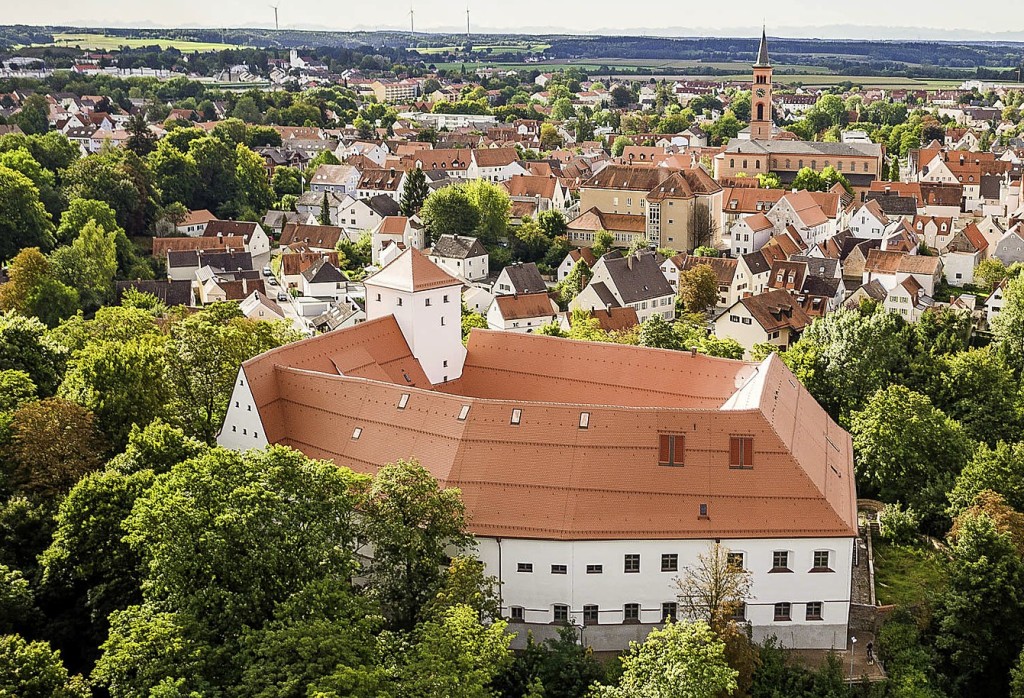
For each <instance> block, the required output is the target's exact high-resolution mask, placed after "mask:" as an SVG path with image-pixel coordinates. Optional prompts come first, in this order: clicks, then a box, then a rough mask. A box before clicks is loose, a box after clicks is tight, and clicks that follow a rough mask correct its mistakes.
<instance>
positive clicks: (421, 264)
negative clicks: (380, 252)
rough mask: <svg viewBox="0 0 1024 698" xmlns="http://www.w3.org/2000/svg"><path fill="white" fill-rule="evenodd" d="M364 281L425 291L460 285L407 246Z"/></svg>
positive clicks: (403, 289)
mask: <svg viewBox="0 0 1024 698" xmlns="http://www.w3.org/2000/svg"><path fill="white" fill-rule="evenodd" d="M364 283H365V285H366V286H367V287H370V286H383V287H385V288H391V289H395V290H398V291H426V290H429V289H434V288H445V287H448V286H461V285H462V282H461V281H459V280H458V279H456V278H455V277H454V276H452V275H451V274H449V273H448V272H446V271H445V270H444V269H442V268H441V267H439V266H437V265H436V264H434V263H433V262H431V261H430V260H429V259H427V258H426V257H425V256H424V255H423V253H422V252H420V251H419V250H417V249H416V248H415V247H409V248H407V249H406V250H405V251H404V252H402V253H401V254H400V255H398V256H397V257H395V258H394V259H393V260H391V261H390V262H388V263H387V265H385V266H384V268H383V269H381V270H380V271H378V272H377V273H376V274H374V275H373V276H370V277H368V278H367V279H366V281H365V282H364Z"/></svg>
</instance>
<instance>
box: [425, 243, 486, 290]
mask: <svg viewBox="0 0 1024 698" xmlns="http://www.w3.org/2000/svg"><path fill="white" fill-rule="evenodd" d="M427 257H429V258H430V261H431V262H433V263H434V264H436V265H437V266H439V267H441V268H442V269H444V270H445V271H447V272H448V273H450V274H454V275H455V276H457V277H459V278H460V279H466V280H467V281H480V280H482V279H486V278H487V277H488V276H489V275H490V273H491V272H490V269H489V268H488V263H487V262H488V259H489V258H490V257H489V255H488V254H487V248H486V247H484V246H483V243H481V242H480V241H479V240H477V239H476V238H473V237H466V236H464V235H442V236H440V237H439V238H438V239H437V241H436V242H435V243H434V245H433V246H432V247H431V248H430V251H429V252H427Z"/></svg>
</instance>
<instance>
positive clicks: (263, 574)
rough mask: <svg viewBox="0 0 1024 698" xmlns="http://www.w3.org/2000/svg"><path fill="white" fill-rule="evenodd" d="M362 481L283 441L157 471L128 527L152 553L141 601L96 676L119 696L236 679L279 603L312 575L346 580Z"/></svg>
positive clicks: (127, 614)
mask: <svg viewBox="0 0 1024 698" xmlns="http://www.w3.org/2000/svg"><path fill="white" fill-rule="evenodd" d="M364 487H365V478H364V477H362V476H358V475H355V474H353V473H352V472H351V471H349V470H347V469H343V468H338V467H337V466H335V465H334V464H333V463H329V462H325V461H312V460H309V459H307V458H305V457H304V456H302V455H301V454H299V453H298V452H295V451H291V450H289V449H287V448H282V447H271V448H269V449H267V450H266V451H262V452H257V451H250V452H248V453H246V454H240V453H236V452H232V451H225V450H222V449H214V450H211V451H210V452H208V453H206V454H204V455H201V456H199V457H197V458H193V459H191V460H189V461H185V462H184V463H180V464H178V465H175V466H173V467H172V468H171V469H170V471H169V472H168V473H166V474H165V475H162V476H159V477H157V479H156V481H155V482H154V484H153V486H152V487H150V488H149V490H148V491H147V492H146V494H144V495H143V496H142V497H141V498H139V499H138V500H137V501H136V503H135V506H134V508H133V510H132V513H131V514H130V515H129V517H128V518H127V519H126V521H125V524H124V525H125V527H126V529H127V531H128V535H127V537H126V540H127V542H128V543H129V545H131V546H132V548H133V549H134V550H135V551H137V552H138V553H139V554H140V555H141V556H142V559H143V561H144V569H145V575H146V576H145V579H144V581H143V586H142V589H143V599H144V600H143V603H142V604H141V605H139V606H132V607H129V608H128V609H127V610H125V611H121V612H116V613H114V614H113V615H112V616H111V630H110V637H109V639H108V640H107V642H106V643H105V644H104V647H103V650H104V655H103V657H102V658H101V659H100V661H99V662H98V664H97V667H96V671H95V672H94V677H95V678H96V679H97V680H98V681H99V682H100V683H101V684H102V685H104V686H106V687H107V688H108V689H109V690H110V691H111V695H113V696H115V698H119V697H120V696H132V695H139V694H143V695H148V694H149V691H150V690H151V689H152V688H153V687H154V686H157V685H159V684H160V683H161V682H163V681H165V680H167V679H170V680H171V681H175V682H176V681H179V680H181V681H183V682H184V686H185V688H186V694H187V691H189V690H199V691H202V692H204V693H205V692H207V691H208V690H210V689H212V688H214V687H216V688H217V689H220V690H224V689H226V688H229V687H232V686H235V685H237V684H238V683H239V682H240V681H241V680H242V677H243V675H244V672H245V669H246V665H245V656H246V655H245V653H244V652H243V650H242V647H243V645H246V640H244V639H243V636H245V635H247V634H248V633H251V632H252V631H258V630H259V629H261V628H264V627H265V626H267V624H268V622H270V621H271V620H272V619H273V618H274V617H275V615H276V614H283V615H284V616H285V617H286V616H287V608H286V607H285V606H282V604H285V603H287V602H289V599H295V598H296V597H295V595H296V594H300V593H302V592H304V590H308V589H309V588H310V585H311V584H314V583H317V582H323V585H322V586H321V587H320V588H321V590H329V589H330V588H332V587H335V588H338V587H340V588H345V587H346V586H347V585H348V584H349V579H350V576H351V574H352V573H353V572H354V571H355V560H354V557H353V553H352V551H353V549H354V545H355V537H356V524H355V523H354V515H355V509H356V503H357V501H358V499H359V496H360V492H361V491H362V490H363V489H364ZM296 604H297V605H301V604H299V603H298V602H296ZM313 607H316V606H315V605H314V606H313ZM310 608H311V607H310V606H309V605H308V604H306V606H305V609H306V610H304V611H303V612H302V614H303V615H306V617H310V616H309V612H310V611H309V609H310ZM320 613H321V611H319V610H318V611H316V613H315V614H314V615H313V616H312V617H311V620H312V619H313V618H315V617H316V615H318V614H320ZM358 615H359V613H357V612H353V614H352V616H350V617H352V618H353V619H354V618H355V617H358ZM278 617H279V618H280V617H281V616H278ZM250 637H251V636H250ZM256 645H257V646H258V645H259V642H256ZM250 647H251V646H250ZM271 661H273V658H271ZM238 695H248V694H245V693H238Z"/></svg>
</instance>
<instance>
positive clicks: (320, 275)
mask: <svg viewBox="0 0 1024 698" xmlns="http://www.w3.org/2000/svg"><path fill="white" fill-rule="evenodd" d="M302 277H303V278H304V279H305V280H306V282H307V283H311V284H336V283H340V282H342V281H345V280H346V279H345V275H344V274H342V273H341V270H340V269H338V267H336V266H334V265H333V264H331V263H330V262H329V261H327V260H326V259H319V260H317V261H316V262H314V263H313V264H311V265H310V266H309V267H307V268H306V269H305V270H304V271H303V272H302Z"/></svg>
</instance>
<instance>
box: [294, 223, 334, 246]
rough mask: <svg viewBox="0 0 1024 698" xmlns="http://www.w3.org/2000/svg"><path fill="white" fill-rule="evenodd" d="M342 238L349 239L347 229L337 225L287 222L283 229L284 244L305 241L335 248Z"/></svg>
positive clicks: (312, 244) (314, 244) (313, 244)
mask: <svg viewBox="0 0 1024 698" xmlns="http://www.w3.org/2000/svg"><path fill="white" fill-rule="evenodd" d="M342 238H346V239H348V236H347V235H346V234H345V231H344V230H343V229H342V228H339V227H338V226H336V225H307V224H305V223H285V226H284V229H283V230H282V231H281V240H280V243H281V244H282V245H291V244H292V243H296V242H304V243H306V244H307V245H309V246H310V247H317V248H320V249H328V250H333V249H334V248H335V247H336V246H337V245H338V241H339V240H341V239H342Z"/></svg>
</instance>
